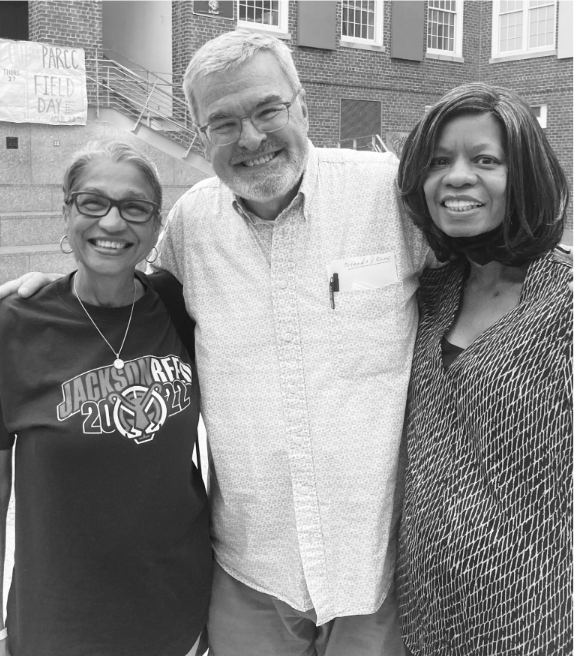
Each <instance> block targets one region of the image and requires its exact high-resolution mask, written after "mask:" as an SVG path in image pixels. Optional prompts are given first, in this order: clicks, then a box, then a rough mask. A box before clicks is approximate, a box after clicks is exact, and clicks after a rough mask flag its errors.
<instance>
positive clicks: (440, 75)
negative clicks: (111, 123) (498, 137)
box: [6, 0, 572, 230]
mask: <svg viewBox="0 0 574 656" xmlns="http://www.w3.org/2000/svg"><path fill="white" fill-rule="evenodd" d="M6 4H26V3H6ZM27 4H28V6H29V39H30V40H33V41H40V42H49V43H53V44H56V45H73V46H81V47H83V48H85V50H86V57H87V58H89V59H91V58H93V57H94V55H95V52H96V49H97V50H98V51H101V49H102V2H101V1H82V2H77V1H63V0H35V1H33V2H29V3H27ZM130 4H132V3H130ZM136 4H137V3H133V5H136ZM503 4H504V3H503ZM518 4H519V3H506V5H518ZM171 5H172V6H171V11H172V26H173V28H172V30H173V51H172V57H173V69H172V70H173V81H174V84H175V87H176V89H177V88H180V86H181V81H182V78H183V74H184V72H185V68H186V66H187V64H188V62H189V60H190V59H191V57H192V55H193V54H194V53H195V52H196V51H197V49H198V48H199V47H201V45H203V44H204V43H205V42H206V41H208V40H209V39H212V38H214V37H215V36H218V35H219V34H222V33H223V32H225V31H228V30H232V29H235V27H236V26H237V24H238V22H239V19H240V18H241V17H243V18H246V13H247V14H248V13H249V12H250V11H251V12H252V14H251V16H247V18H248V19H249V18H251V19H252V22H250V23H249V22H248V25H250V26H251V27H252V28H253V29H271V30H275V33H276V34H277V35H278V36H279V37H280V38H283V39H284V40H285V42H286V43H287V44H288V46H289V47H290V48H291V49H292V51H293V56H294V59H295V63H296V65H297V68H298V70H299V73H300V77H301V81H302V84H303V85H304V87H305V89H306V92H307V102H308V106H309V111H310V118H311V123H310V137H311V139H312V140H313V142H314V143H315V144H316V145H318V146H328V145H335V144H337V143H338V142H340V141H341V140H342V139H348V138H350V137H362V136H366V135H368V134H372V133H373V132H376V133H378V134H380V135H381V136H382V138H383V140H385V141H386V142H387V145H389V147H391V148H393V149H395V150H399V148H400V139H399V145H397V143H394V142H393V135H399V136H400V135H402V136H403V137H404V135H405V134H406V133H408V132H409V131H410V130H411V128H412V127H413V126H414V124H415V123H416V121H417V120H418V119H419V118H420V116H421V115H422V114H423V112H424V111H425V107H426V106H428V105H430V104H432V103H433V102H434V101H435V100H437V99H438V98H439V97H440V96H441V95H442V94H443V93H444V92H445V91H447V90H448V89H450V88H452V87H454V86H456V85H458V84H461V83H464V82H470V81H485V82H489V83H493V84H499V85H502V86H507V87H510V88H512V89H514V90H515V91H517V92H518V93H520V94H521V95H522V96H523V97H524V98H525V99H526V100H527V101H528V102H529V103H530V104H531V105H536V106H541V109H539V111H542V112H543V113H544V114H545V119H546V131H547V135H548V138H549V141H550V143H551V144H552V146H553V148H554V149H555V151H556V153H557V155H558V157H559V159H560V161H561V163H562V165H563V167H564V169H565V170H566V172H567V174H568V177H569V180H570V183H572V55H571V52H570V55H569V56H568V55H567V56H564V55H563V54H562V56H560V53H559V52H558V32H559V27H560V25H561V18H562V19H563V21H562V22H563V23H564V20H566V19H565V16H561V14H563V13H564V12H565V11H566V9H567V8H568V5H570V7H571V5H572V2H567V1H566V0H559V1H556V2H555V1H554V0H547V1H546V2H545V1H542V2H538V3H525V4H524V7H525V9H524V11H525V17H524V20H527V15H526V14H527V12H528V11H530V10H529V9H528V8H527V7H528V6H532V5H538V6H539V8H535V9H534V10H533V11H548V12H549V13H548V15H549V16H550V18H549V19H548V21H547V22H546V23H545V24H546V25H547V27H546V28H545V29H546V30H548V29H551V30H553V31H554V34H551V35H550V36H551V39H550V40H551V41H552V40H553V44H554V46H553V47H551V48H546V49H544V47H543V48H542V49H540V48H538V49H535V50H534V51H533V52H530V53H526V54H522V55H518V56H494V57H493V29H494V27H495V25H494V24H493V7H496V6H500V5H495V4H493V2H492V1H491V0H467V1H465V2H464V3H462V2H460V1H459V2H458V3H454V2H436V1H433V0H427V1H425V2H411V1H409V2H391V1H390V0H376V1H375V2H371V3H364V2H363V3H362V5H363V7H364V6H367V5H369V6H370V7H371V10H372V11H374V14H375V15H376V17H377V21H378V28H377V29H378V35H375V36H376V38H375V39H374V41H375V42H373V40H371V41H369V39H366V40H362V39H360V38H354V39H353V38H351V39H349V35H348V33H347V35H346V36H343V32H344V30H345V29H347V30H348V28H345V25H348V24H349V16H350V15H351V14H350V13H349V12H350V7H352V6H354V5H361V3H354V2H353V1H352V0H337V1H336V2H335V1H334V0H333V1H332V2H331V1H322V2H309V0H303V1H302V2H297V1H296V0H279V2H261V1H259V0H256V1H255V2H250V3H248V2H246V1H245V0H235V1H231V0H230V1H229V2H220V3H213V2H212V3H208V2H197V1H196V2H193V1H192V0H177V1H174V2H172V3H171ZM210 5H211V6H210ZM218 5H220V6H221V7H222V11H221V12H219V13H220V14H225V13H226V15H227V16H228V18H224V17H222V16H221V15H217V12H218V11H219V9H218V8H217V6H218ZM224 6H225V7H224ZM257 6H259V7H260V9H261V11H260V13H259V15H257ZM455 6H456V10H455V13H456V12H459V14H458V16H457V18H458V19H459V24H458V25H457V27H456V30H457V32H458V34H459V35H462V39H461V40H460V42H459V44H458V46H457V47H456V48H454V50H456V52H454V51H453V53H451V55H449V54H448V53H447V54H446V55H445V54H444V52H443V54H440V52H441V51H440V49H439V50H438V52H439V54H437V50H436V48H435V49H433V48H431V47H429V44H430V43H431V41H430V40H429V30H435V31H436V29H437V28H436V26H433V25H431V16H430V13H431V10H433V11H435V13H436V12H438V13H439V14H441V13H442V14H444V15H446V14H445V12H446V11H447V10H449V8H450V9H451V10H452V9H453V8H455ZM214 7H215V9H213V8H214ZM249 7H252V8H251V9H249ZM253 7H255V9H253ZM278 7H279V9H281V7H283V10H284V11H283V14H282V20H283V21H284V22H283V24H282V26H280V27H281V29H278V28H276V27H273V26H271V28H268V27H264V26H263V25H261V23H259V24H258V23H257V22H256V21H257V20H265V19H264V18H263V16H264V10H265V8H267V9H269V11H270V12H271V9H277V8H278ZM312 7H319V8H320V11H321V12H323V15H325V12H326V11H327V12H328V11H329V9H328V8H329V7H331V9H332V13H333V15H332V20H331V22H329V21H326V22H325V21H324V22H323V23H322V24H321V23H318V29H317V30H315V31H316V33H317V35H318V37H321V38H318V43H317V44H313V43H311V44H310V43H309V35H308V32H309V29H308V22H309V21H312V20H313V17H312V15H311V14H312V11H314V9H312ZM405 7H406V10H407V11H410V12H411V13H413V12H414V13H415V14H417V15H416V16H415V17H414V18H413V17H412V16H408V17H407V18H406V23H405V18H404V17H402V18H401V19H400V20H402V21H403V23H404V24H403V25H402V27H401V26H400V25H399V22H400V21H399V18H400V16H399V14H400V13H401V12H403V13H404V11H405ZM223 10H224V11H223ZM461 10H462V16H461V15H460V12H461ZM210 11H215V12H216V13H215V14H213V13H211V14H210V13H209V12H210ZM200 12H203V14H202V13H200ZM240 12H242V16H240ZM253 12H254V13H253ZM345 12H346V13H345ZM417 12H418V13H417ZM345 17H346V19H347V22H345ZM357 20H359V19H357ZM433 20H434V19H433ZM409 21H411V22H410V23H409ZM541 24H542V22H541ZM242 25H245V22H243V23H242ZM461 25H462V31H461V30H460V27H461ZM548 25H550V28H548ZM305 28H307V30H306V32H307V34H306V35H305V37H304V38H302V34H303V32H304V31H305ZM561 38H562V40H563V41H564V37H563V36H562V37H561ZM567 38H569V40H570V43H571V42H572V27H571V25H570V28H569V35H567ZM312 40H313V39H312V38H311V41H312ZM361 41H363V42H361ZM403 41H404V42H405V43H407V46H406V47H403V43H402V42H403ZM325 43H327V45H325ZM409 49H410V50H411V51H413V52H414V53H415V54H414V55H412V54H410V52H409ZM398 51H400V52H398ZM405 52H406V54H405ZM88 68H89V65H88ZM89 74H90V73H89V71H88V75H89ZM369 113H370V117H371V118H370V119H369V120H368V121H365V120H364V117H365V116H366V115H367V114H369ZM361 115H362V116H363V118H361ZM343 145H347V144H345V142H343ZM349 145H350V144H349ZM569 211H570V219H569V230H571V229H572V219H571V217H572V209H571V208H570V210H569Z"/></svg>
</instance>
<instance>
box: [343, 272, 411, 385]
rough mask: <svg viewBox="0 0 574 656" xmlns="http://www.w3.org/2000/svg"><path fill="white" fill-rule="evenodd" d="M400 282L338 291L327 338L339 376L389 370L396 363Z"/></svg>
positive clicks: (399, 322) (399, 358)
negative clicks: (363, 288) (375, 287)
mask: <svg viewBox="0 0 574 656" xmlns="http://www.w3.org/2000/svg"><path fill="white" fill-rule="evenodd" d="M402 296H403V294H402V283H400V282H398V283H395V284H393V285H387V286H386V287H380V288H378V289H368V290H361V291H348V292H338V293H336V294H335V309H334V310H332V311H331V312H332V320H331V338H332V340H333V343H334V344H333V345H334V352H335V354H336V366H337V370H338V374H339V376H340V377H341V378H347V379H355V380H356V379H361V378H366V377H369V376H376V375H378V374H382V373H392V372H393V371H395V370H396V367H397V366H400V362H401V351H402V349H400V346H399V344H398V342H400V341H401V340H403V339H404V338H405V335H401V329H403V330H404V326H403V325H402V322H401V321H400V313H401V308H402V306H403V304H404V303H403V298H402Z"/></svg>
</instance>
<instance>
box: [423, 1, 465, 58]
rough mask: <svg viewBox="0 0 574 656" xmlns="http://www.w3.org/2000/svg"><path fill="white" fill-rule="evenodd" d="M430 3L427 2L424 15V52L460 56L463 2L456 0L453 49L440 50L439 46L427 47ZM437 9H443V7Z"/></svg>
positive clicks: (444, 55)
mask: <svg viewBox="0 0 574 656" xmlns="http://www.w3.org/2000/svg"><path fill="white" fill-rule="evenodd" d="M434 8H435V7H431V6H430V3H427V15H426V28H427V29H426V43H425V47H426V49H425V53H426V54H428V55H440V56H443V57H462V32H463V25H464V2H463V0H457V3H456V10H455V11H454V12H453V13H454V50H440V49H439V48H429V47H428V45H427V44H428V36H429V16H430V11H431V9H434ZM439 11H445V10H444V9H442V10H440V9H439Z"/></svg>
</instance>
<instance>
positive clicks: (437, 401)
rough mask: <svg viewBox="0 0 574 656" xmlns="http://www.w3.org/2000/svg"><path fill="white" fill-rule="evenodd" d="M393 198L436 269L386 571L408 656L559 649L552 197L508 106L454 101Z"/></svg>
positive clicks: (563, 428)
mask: <svg viewBox="0 0 574 656" xmlns="http://www.w3.org/2000/svg"><path fill="white" fill-rule="evenodd" d="M399 185H400V188H401V192H402V196H403V200H404V203H405V206H406V208H407V209H408V211H409V213H410V214H411V216H412V218H413V220H414V221H415V223H416V224H417V225H418V226H419V227H420V228H421V229H422V231H423V232H424V234H425V235H426V237H427V239H428V241H429V243H430V245H431V246H432V248H433V250H434V252H435V254H436V256H437V258H438V259H439V260H440V261H442V262H446V264H445V265H444V266H442V267H440V268H437V269H433V270H427V271H426V272H425V274H424V275H423V277H422V280H421V286H420V289H419V292H418V294H419V306H420V326H419V332H418V337H417V343H416V347H415V354H414V360H413V370H412V377H411V385H410V390H409V417H408V432H407V436H408V437H407V449H408V466H407V471H406V489H405V505H404V511H403V520H402V527H401V537H400V551H399V558H398V573H397V576H398V590H399V595H400V596H399V604H400V611H401V621H402V629H403V637H404V640H405V643H406V645H407V647H408V649H409V650H410V651H411V652H412V654H417V655H419V654H420V655H425V656H426V655H428V656H431V655H432V656H440V655H442V654H481V655H482V654H484V655H486V654H517V655H518V654H520V655H521V656H524V655H534V654H536V655H540V654H567V653H571V649H572V607H571V584H572V576H571V575H572V551H571V535H572V530H571V529H572V498H571V491H572V441H571V440H572V316H571V303H572V296H571V292H570V290H569V288H568V282H569V280H570V277H571V275H570V266H571V265H570V263H569V262H565V261H563V260H562V258H561V257H560V254H559V252H558V251H557V249H556V247H557V245H558V244H559V241H560V238H561V236H562V230H563V223H564V217H565V212H566V206H567V203H568V187H567V182H566V179H565V176H564V174H563V172H562V170H561V168H560V165H559V164H558V162H557V159H556V157H555V155H554V154H553V152H552V150H551V148H550V146H549V145H548V142H547V140H546V137H545V135H544V133H543V132H542V130H541V129H540V127H539V125H538V123H537V121H536V119H535V118H534V117H533V116H532V114H531V113H530V111H529V108H528V106H527V105H526V104H525V103H524V101H522V100H521V99H520V98H519V97H518V96H516V95H515V94H514V93H512V92H510V91H508V90H506V89H501V88H496V87H491V86H488V85H485V84H481V83H477V84H467V85H463V86H460V87H458V88H456V89H454V90H452V91H450V92H449V93H447V94H446V95H445V96H444V97H443V98H441V100H439V101H438V102H437V103H436V104H435V105H434V106H433V107H432V108H431V109H430V111H429V112H428V113H427V114H426V115H425V116H424V118H423V119H422V120H421V121H420V123H419V124H418V125H417V126H416V128H415V129H414V130H413V132H412V133H411V135H410V137H409V139H408V140H407V143H406V145H405V149H404V151H403V155H402V159H401V164H400V169H399Z"/></svg>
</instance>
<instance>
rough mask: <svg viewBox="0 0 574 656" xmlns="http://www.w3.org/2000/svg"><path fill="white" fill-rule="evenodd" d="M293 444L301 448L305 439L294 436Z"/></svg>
mask: <svg viewBox="0 0 574 656" xmlns="http://www.w3.org/2000/svg"><path fill="white" fill-rule="evenodd" d="M293 442H294V443H295V444H296V445H297V446H301V444H303V438H302V437H301V435H294V436H293Z"/></svg>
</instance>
